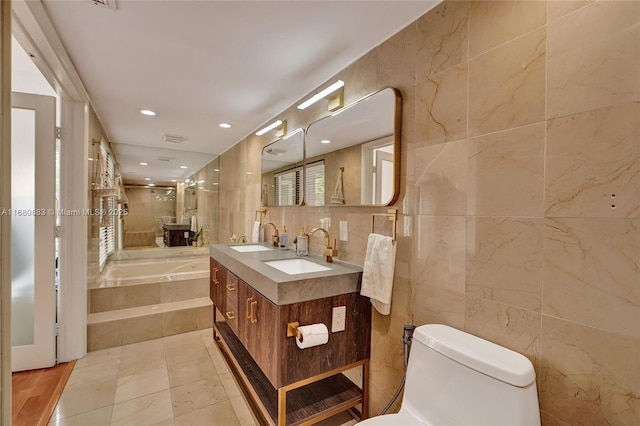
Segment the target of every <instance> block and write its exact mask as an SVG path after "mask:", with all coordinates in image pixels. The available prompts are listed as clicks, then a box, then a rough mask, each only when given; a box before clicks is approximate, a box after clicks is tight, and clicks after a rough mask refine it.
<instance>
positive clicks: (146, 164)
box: [140, 163, 149, 166]
mask: <svg viewBox="0 0 640 426" xmlns="http://www.w3.org/2000/svg"><path fill="white" fill-rule="evenodd" d="M140 165H141V166H148V165H149V163H140Z"/></svg>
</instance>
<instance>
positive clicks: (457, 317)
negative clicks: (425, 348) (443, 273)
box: [412, 283, 465, 330]
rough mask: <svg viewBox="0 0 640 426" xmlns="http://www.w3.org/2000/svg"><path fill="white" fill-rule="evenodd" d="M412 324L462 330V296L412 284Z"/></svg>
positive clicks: (430, 286)
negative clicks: (436, 325)
mask: <svg viewBox="0 0 640 426" xmlns="http://www.w3.org/2000/svg"><path fill="white" fill-rule="evenodd" d="M413 287H414V300H413V305H412V309H413V324H415V325H417V326H420V325H423V324H446V325H449V326H451V327H454V328H457V329H459V330H463V329H464V305H465V300H464V294H463V293H459V292H456V291H453V290H450V289H445V288H440V287H436V286H432V285H428V284H420V283H416V284H414V286H413Z"/></svg>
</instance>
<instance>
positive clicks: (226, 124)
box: [218, 123, 231, 129]
mask: <svg viewBox="0 0 640 426" xmlns="http://www.w3.org/2000/svg"><path fill="white" fill-rule="evenodd" d="M218 126H220V127H222V128H223V129H228V128H230V127H231V124H229V123H220V124H218Z"/></svg>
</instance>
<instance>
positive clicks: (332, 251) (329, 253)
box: [309, 228, 338, 263]
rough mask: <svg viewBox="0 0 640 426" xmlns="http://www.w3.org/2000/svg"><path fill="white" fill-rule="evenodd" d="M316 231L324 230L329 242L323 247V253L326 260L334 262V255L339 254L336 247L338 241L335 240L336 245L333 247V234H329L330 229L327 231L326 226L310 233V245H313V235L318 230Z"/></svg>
mask: <svg viewBox="0 0 640 426" xmlns="http://www.w3.org/2000/svg"><path fill="white" fill-rule="evenodd" d="M316 231H322V232H324V236H325V237H326V239H327V242H326V244H325V247H324V248H323V249H322V255H323V256H324V258H325V260H326V261H327V262H329V263H331V262H333V257H334V256H337V255H338V250H337V249H336V248H334V247H335V245H336V242H335V241H334V242H333V245H334V247H331V234H329V231H327V230H326V229H324V228H316V229H314V230H312V231H311V232H310V233H309V245H311V236H312V235H313V234H314V233H315V232H316Z"/></svg>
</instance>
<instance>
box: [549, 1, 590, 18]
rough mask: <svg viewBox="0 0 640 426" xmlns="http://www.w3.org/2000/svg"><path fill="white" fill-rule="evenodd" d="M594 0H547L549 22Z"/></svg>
mask: <svg viewBox="0 0 640 426" xmlns="http://www.w3.org/2000/svg"><path fill="white" fill-rule="evenodd" d="M593 1H595V0H549V1H548V7H547V13H548V14H549V22H552V21H555V20H556V19H559V18H562V17H564V16H565V15H568V14H570V13H572V12H575V11H576V10H578V9H581V8H583V7H585V6H587V5H588V4H589V3H591V2H593Z"/></svg>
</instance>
